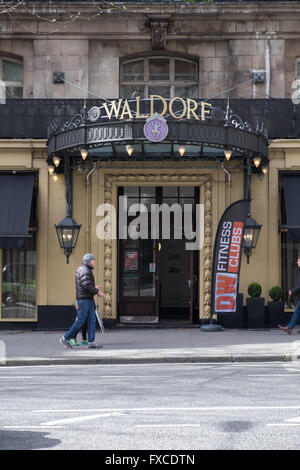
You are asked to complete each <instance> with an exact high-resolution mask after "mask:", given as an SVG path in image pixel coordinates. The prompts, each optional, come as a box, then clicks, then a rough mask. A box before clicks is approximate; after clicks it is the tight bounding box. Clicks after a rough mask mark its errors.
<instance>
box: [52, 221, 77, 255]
mask: <svg viewBox="0 0 300 470" xmlns="http://www.w3.org/2000/svg"><path fill="white" fill-rule="evenodd" d="M80 228H81V225H79V224H77V222H75V220H73V219H72V217H70V216H66V217H65V218H64V219H62V220H61V221H60V222H59V223H58V224H55V229H56V233H57V237H58V241H59V246H60V248H61V249H62V250H63V252H64V254H65V255H66V258H67V264H69V257H70V255H71V254H72V252H73V250H74V249H75V246H76V243H77V239H78V235H79V231H80Z"/></svg>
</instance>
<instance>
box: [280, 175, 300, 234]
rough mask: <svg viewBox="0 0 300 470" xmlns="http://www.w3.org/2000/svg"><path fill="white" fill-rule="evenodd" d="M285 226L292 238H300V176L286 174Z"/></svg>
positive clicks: (284, 180)
mask: <svg viewBox="0 0 300 470" xmlns="http://www.w3.org/2000/svg"><path fill="white" fill-rule="evenodd" d="M282 180H283V188H284V204H285V214H286V225H285V228H287V230H288V235H289V238H290V239H291V240H300V176H284V177H283V178H282Z"/></svg>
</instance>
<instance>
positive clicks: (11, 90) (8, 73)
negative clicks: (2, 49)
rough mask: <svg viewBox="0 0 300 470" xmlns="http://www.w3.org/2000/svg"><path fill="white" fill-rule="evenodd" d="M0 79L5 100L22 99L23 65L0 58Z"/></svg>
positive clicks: (12, 60)
mask: <svg viewBox="0 0 300 470" xmlns="http://www.w3.org/2000/svg"><path fill="white" fill-rule="evenodd" d="M0 78H1V80H2V81H3V82H5V94H6V98H23V63H22V61H21V60H20V61H19V60H16V59H11V58H9V57H5V56H0Z"/></svg>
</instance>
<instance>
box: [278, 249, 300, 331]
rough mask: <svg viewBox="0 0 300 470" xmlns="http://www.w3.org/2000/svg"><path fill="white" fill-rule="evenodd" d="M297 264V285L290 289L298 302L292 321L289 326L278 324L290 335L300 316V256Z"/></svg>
mask: <svg viewBox="0 0 300 470" xmlns="http://www.w3.org/2000/svg"><path fill="white" fill-rule="evenodd" d="M297 266H298V271H299V274H298V281H297V285H296V287H294V289H292V290H289V295H292V296H293V299H294V302H297V304H296V308H295V311H294V313H293V316H292V318H291V321H290V322H289V324H288V325H287V326H281V325H278V326H279V328H280V329H281V330H282V331H285V332H286V333H287V334H288V335H290V334H291V332H292V331H293V328H294V327H295V325H296V323H297V320H298V318H299V315H300V256H298V259H297Z"/></svg>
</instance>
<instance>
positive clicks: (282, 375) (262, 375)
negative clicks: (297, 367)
mask: <svg viewBox="0 0 300 470" xmlns="http://www.w3.org/2000/svg"><path fill="white" fill-rule="evenodd" d="M299 375H300V371H299V373H298V374H290V373H289V372H287V373H286V374H268V373H266V374H247V377H262V378H266V379H267V378H268V377H294V376H299Z"/></svg>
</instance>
